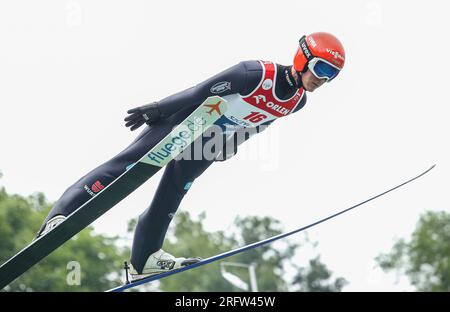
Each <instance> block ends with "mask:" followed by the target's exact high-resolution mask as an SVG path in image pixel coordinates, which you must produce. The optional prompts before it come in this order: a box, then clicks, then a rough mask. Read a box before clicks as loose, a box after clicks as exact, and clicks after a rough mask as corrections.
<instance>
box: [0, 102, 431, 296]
mask: <svg viewBox="0 0 450 312" xmlns="http://www.w3.org/2000/svg"><path fill="white" fill-rule="evenodd" d="M227 108H228V107H227V102H226V101H225V100H224V99H223V98H220V97H219V96H212V97H209V98H207V99H206V100H205V101H204V102H203V103H202V104H201V105H200V106H199V107H198V108H197V109H196V110H194V111H193V112H192V113H191V114H190V115H189V116H188V117H187V118H186V119H185V120H184V121H183V122H181V123H180V124H179V125H178V126H177V127H175V128H174V129H173V130H172V131H171V132H170V133H169V134H168V135H167V136H166V137H164V138H163V139H162V140H161V141H160V142H159V143H158V144H157V145H155V146H154V147H153V148H151V149H150V150H149V151H148V152H147V153H146V154H145V155H144V156H142V158H141V159H140V160H138V161H137V162H136V163H135V164H133V165H131V166H129V167H128V169H127V170H126V171H125V172H124V173H123V174H122V175H120V176H119V177H118V178H116V179H115V180H114V181H113V182H111V183H110V184H109V185H107V186H106V187H105V188H104V189H103V190H101V191H100V192H99V193H97V194H96V195H95V196H94V197H92V198H91V199H90V200H88V201H87V202H86V203H84V204H83V205H81V206H80V207H79V208H78V209H77V210H75V211H74V212H73V213H71V214H70V215H69V216H68V217H67V218H66V219H65V220H64V221H63V222H62V223H60V224H59V225H58V226H56V227H55V228H54V229H52V230H51V231H50V232H48V233H47V234H45V235H44V236H42V237H40V238H38V239H36V240H35V241H33V242H32V243H30V244H29V245H28V246H26V247H25V248H24V249H22V250H21V251H20V252H18V253H17V254H16V255H15V256H13V257H12V258H11V259H9V260H8V261H6V262H5V263H3V264H2V265H1V266H0V289H2V288H4V287H5V286H7V285H8V284H9V283H11V282H12V281H14V280H15V279H16V278H17V277H19V276H20V275H22V274H23V273H25V272H26V271H27V270H28V269H29V268H31V267H32V266H33V265H35V264H36V263H38V262H39V261H40V260H42V259H43V258H45V257H46V256H47V255H49V254H50V253H51V252H53V251H54V250H55V249H57V248H58V247H60V246H61V245H62V244H64V243H65V242H66V241H67V240H69V239H70V238H71V237H73V236H74V235H76V234H77V233H79V232H80V231H81V230H83V229H84V228H85V227H87V226H88V225H89V224H91V223H92V222H94V221H95V220H96V219H97V218H99V217H100V216H101V215H103V214H104V213H105V212H107V211H108V210H109V209H111V208H112V207H113V206H114V205H116V204H117V203H119V202H120V201H121V200H122V199H124V198H125V197H126V196H128V195H129V194H130V193H131V192H133V191H134V190H135V189H137V188H138V187H139V186H140V185H141V184H143V183H144V182H145V181H147V180H148V179H149V178H151V177H152V176H153V175H154V174H155V173H156V172H158V171H159V170H160V169H161V168H162V167H164V166H165V165H166V164H167V163H168V162H170V161H171V160H172V159H174V158H175V157H177V156H178V155H180V154H181V153H182V152H183V151H184V150H185V149H186V148H187V147H188V146H190V144H191V143H192V142H194V141H195V140H196V139H197V138H198V137H200V136H201V135H202V134H203V133H204V132H205V131H206V130H207V129H209V127H211V126H212V125H213V124H214V123H215V122H216V121H217V120H218V119H219V118H220V117H222V115H223V114H224V112H226V110H227ZM433 168H434V165H433V166H432V167H430V168H429V169H427V170H426V171H424V172H422V173H421V174H419V175H418V176H416V177H414V178H412V179H409V180H408V181H406V182H403V183H401V184H399V185H397V186H395V187H393V188H391V189H389V190H387V191H385V192H383V193H380V194H378V195H376V196H373V197H371V198H369V199H367V200H365V201H363V202H361V203H359V204H356V205H354V206H352V207H350V208H347V209H344V210H342V211H340V212H338V213H335V214H333V215H331V216H329V217H326V218H323V219H321V220H319V221H316V222H314V223H312V224H309V225H307V226H304V227H301V228H299V229H296V230H293V231H291V232H287V233H284V234H280V235H276V236H274V237H271V238H268V239H265V240H262V241H259V242H255V243H253V244H249V245H247V246H244V247H241V248H238V249H234V250H231V251H228V252H225V253H222V254H219V255H216V256H212V257H210V258H207V259H205V260H202V261H200V262H198V263H195V264H192V265H189V266H186V267H182V268H179V269H176V270H172V271H169V272H165V273H162V274H158V275H154V276H150V277H147V278H144V279H141V280H138V281H134V282H132V283H129V284H126V285H123V286H119V287H116V288H113V289H110V290H109V291H114V292H117V291H124V290H126V289H129V288H133V287H136V286H139V285H142V284H145V283H148V282H151V281H155V280H158V279H161V278H164V277H167V276H170V275H173V274H177V273H180V272H183V271H186V270H190V269H193V268H196V267H199V266H203V265H206V264H208V263H212V262H215V261H218V260H221V259H224V258H227V257H230V256H233V255H236V254H238V253H242V252H244V251H247V250H250V249H253V248H256V247H259V246H262V245H265V244H269V243H272V242H274V241H276V240H279V239H282V238H284V237H287V236H290V235H293V234H295V233H298V232H301V231H304V230H306V229H308V228H310V227H313V226H315V225H318V224H320V223H322V222H325V221H327V220H329V219H332V218H334V217H337V216H338V215H341V214H343V213H345V212H347V211H349V210H352V209H354V208H356V207H358V206H361V205H363V204H365V203H367V202H369V201H372V200H374V199H376V198H378V197H380V196H383V195H384V194H386V193H389V192H391V191H393V190H395V189H398V188H399V187H401V186H403V185H405V184H408V183H410V182H412V181H414V180H416V179H418V178H420V177H421V176H423V175H425V174H426V173H427V172H429V171H430V170H431V169H433Z"/></svg>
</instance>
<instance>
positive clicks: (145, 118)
mask: <svg viewBox="0 0 450 312" xmlns="http://www.w3.org/2000/svg"><path fill="white" fill-rule="evenodd" d="M127 113H128V114H129V115H128V116H127V117H126V118H125V119H124V120H125V121H126V122H127V123H126V124H125V126H126V127H131V128H130V130H131V131H133V130H136V129H137V128H139V127H140V126H142V125H143V124H144V123H146V124H147V125H149V126H150V125H152V124H154V123H155V122H157V121H159V120H160V119H161V112H160V110H159V108H158V103H157V102H153V103H150V104H147V105H142V106H139V107H136V108H132V109H130V110H129V111H127Z"/></svg>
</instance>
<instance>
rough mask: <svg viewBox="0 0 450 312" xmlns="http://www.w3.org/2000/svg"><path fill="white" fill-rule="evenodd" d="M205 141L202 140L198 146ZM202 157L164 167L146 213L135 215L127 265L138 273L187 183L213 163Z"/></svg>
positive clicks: (160, 237)
mask: <svg viewBox="0 0 450 312" xmlns="http://www.w3.org/2000/svg"><path fill="white" fill-rule="evenodd" d="M199 139H200V138H199ZM208 140H209V139H207V138H206V139H205V138H203V139H202V142H203V143H202V146H203V144H204V143H205V142H206V141H208ZM189 152H191V151H189V150H187V151H185V153H189ZM218 152H219V150H217V151H215V153H214V154H217V153H218ZM203 156H204V155H203V154H202V155H201V157H199V158H200V159H197V160H196V159H195V158H190V159H174V160H172V161H171V162H170V163H168V164H167V166H166V169H165V170H164V174H163V177H162V179H161V181H160V183H159V185H158V189H157V191H156V194H155V196H154V197H153V200H152V202H151V204H150V206H149V207H148V208H147V210H145V211H144V213H142V214H141V215H140V216H139V220H138V223H137V226H136V230H135V232H134V240H133V248H132V251H131V263H132V264H133V267H134V268H135V269H136V270H137V271H138V272H139V273H140V272H142V270H143V268H144V265H145V263H146V261H147V259H148V257H149V256H150V255H151V254H152V253H154V252H155V251H158V250H159V249H160V248H161V247H162V245H163V242H164V237H165V236H166V232H167V229H168V227H169V224H170V222H171V221H172V218H173V217H174V215H175V213H176V211H177V209H178V206H179V205H180V202H181V200H182V199H183V197H184V195H185V194H186V193H187V191H188V189H189V187H190V186H191V184H192V183H193V182H194V180H195V179H196V178H197V177H199V176H200V175H201V174H202V173H203V172H204V171H205V170H206V169H207V168H208V167H209V166H210V165H211V164H212V163H213V162H214V160H212V159H211V157H209V158H205V157H203ZM191 157H193V154H192V156H191Z"/></svg>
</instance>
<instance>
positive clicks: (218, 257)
mask: <svg viewBox="0 0 450 312" xmlns="http://www.w3.org/2000/svg"><path fill="white" fill-rule="evenodd" d="M435 166H436V165H433V166H431V167H430V168H428V169H427V170H425V171H424V172H422V173H421V174H419V175H417V176H415V177H414V178H411V179H409V180H407V181H405V182H403V183H401V184H399V185H397V186H395V187H393V188H390V189H389V190H387V191H384V192H382V193H380V194H378V195H375V196H373V197H371V198H369V199H366V200H364V201H362V202H360V203H358V204H356V205H354V206H351V207H349V208H346V209H344V210H341V211H339V212H337V213H335V214H333V215H331V216H328V217H326V218H323V219H320V220H318V221H316V222H313V223H311V224H309V225H306V226H303V227H301V228H299V229H296V230H293V231H290V232H287V233H283V234H279V235H275V236H273V237H270V238H267V239H265V240H262V241H259V242H255V243H252V244H249V245H246V246H244V247H240V248H237V249H234V250H231V251H227V252H224V253H221V254H219V255H215V256H212V257H210V258H207V259H205V260H202V261H200V262H197V263H194V264H191V265H189V266H185V267H182V268H178V269H175V270H172V271H168V272H164V273H161V274H158V275H153V276H149V277H146V278H142V279H139V280H135V281H133V282H130V283H127V284H125V285H122V286H118V287H115V288H112V289H110V290H107V291H108V292H121V291H124V290H127V289H130V288H134V287H137V286H140V285H142V284H146V283H149V282H153V281H156V280H159V279H162V278H164V277H167V276H170V275H174V274H178V273H181V272H184V271H187V270H191V269H194V268H197V267H199V266H203V265H206V264H209V263H212V262H216V261H218V260H222V259H224V258H228V257H231V256H233V255H236V254H239V253H242V252H244V251H247V250H250V249H253V248H256V247H259V246H262V245H266V244H269V243H272V242H274V241H276V240H279V239H282V238H285V237H287V236H291V235H293V234H295V233H299V232H301V231H304V230H306V229H309V228H311V227H313V226H316V225H318V224H320V223H323V222H325V221H327V220H330V219H332V218H335V217H337V216H339V215H341V214H343V213H345V212H348V211H350V210H352V209H354V208H356V207H359V206H361V205H364V204H366V203H368V202H370V201H372V200H374V199H376V198H378V197H381V196H383V195H385V194H387V193H389V192H392V191H394V190H396V189H398V188H400V187H402V186H404V185H406V184H408V183H410V182H412V181H414V180H416V179H418V178H420V177H422V176H423V175H425V174H426V173H428V172H429V171H430V170H431V169H433V168H434V167H435ZM127 282H128V279H127Z"/></svg>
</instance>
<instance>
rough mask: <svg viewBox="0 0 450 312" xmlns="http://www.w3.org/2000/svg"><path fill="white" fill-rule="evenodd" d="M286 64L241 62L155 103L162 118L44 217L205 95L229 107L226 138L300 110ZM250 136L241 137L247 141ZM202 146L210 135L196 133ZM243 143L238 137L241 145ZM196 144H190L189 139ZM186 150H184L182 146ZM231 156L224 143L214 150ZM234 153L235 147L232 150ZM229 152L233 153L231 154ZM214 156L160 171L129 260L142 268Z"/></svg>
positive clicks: (137, 152) (115, 171)
mask: <svg viewBox="0 0 450 312" xmlns="http://www.w3.org/2000/svg"><path fill="white" fill-rule="evenodd" d="M290 69H291V67H290V66H282V65H278V64H275V63H272V62H266V61H244V62H240V63H239V64H237V65H235V66H232V67H230V68H228V69H227V70H225V71H223V72H221V73H219V74H217V75H215V76H213V77H211V78H209V79H207V80H205V81H204V82H202V83H200V84H198V85H196V86H194V87H192V88H189V89H186V90H184V91H181V92H179V93H176V94H174V95H171V96H169V97H167V98H164V99H163V100H161V101H159V102H158V106H159V108H160V110H161V114H162V117H163V118H162V119H161V120H160V121H158V122H156V123H155V124H153V125H152V126H147V127H145V129H144V130H143V131H142V132H141V133H140V134H139V135H138V136H137V138H136V139H135V140H134V141H133V142H132V143H131V144H130V145H129V146H128V147H126V148H125V149H124V150H123V151H122V152H120V153H119V154H118V155H116V156H115V157H113V158H111V159H110V160H108V161H106V162H105V163H103V164H102V165H100V166H98V167H97V168H95V169H94V170H92V171H90V172H89V173H88V174H86V175H85V176H83V177H82V178H80V179H79V180H78V181H76V182H75V183H74V184H73V185H72V186H70V187H69V188H68V189H67V190H66V191H65V192H64V193H63V195H62V196H61V198H60V199H59V200H58V201H57V202H56V204H55V206H54V207H53V208H52V210H51V211H50V213H49V215H48V216H47V218H46V220H45V222H47V221H48V220H49V219H51V218H53V217H54V216H56V215H64V216H67V215H69V214H70V213H72V212H73V211H74V210H76V209H77V208H78V207H80V206H81V205H82V204H84V203H85V202H86V201H88V200H89V199H90V198H91V197H92V196H95V194H96V193H98V192H100V191H101V190H102V189H103V188H104V187H106V186H107V185H108V184H109V183H111V182H112V181H114V180H115V179H116V178H117V177H118V176H120V175H121V174H122V173H123V172H124V171H125V170H127V167H128V166H130V164H133V163H135V162H136V161H137V160H138V159H140V158H141V157H142V155H144V154H145V153H146V152H147V151H148V150H149V149H151V148H152V147H153V146H155V145H156V144H157V143H158V142H159V141H160V140H161V139H162V138H164V137H165V136H166V135H167V134H168V133H169V132H170V131H171V130H172V128H173V127H174V126H175V125H177V124H178V123H180V122H181V121H183V120H184V119H185V118H186V117H187V116H188V115H189V114H190V113H191V112H192V111H194V110H195V109H196V108H197V107H198V106H199V105H200V104H201V103H202V102H203V101H204V100H205V99H206V98H207V97H209V96H212V95H219V96H221V97H223V98H224V99H226V100H227V102H228V103H227V104H228V110H227V111H226V112H225V114H224V115H223V116H222V117H221V118H220V119H219V120H217V121H216V123H215V124H216V125H217V126H219V127H221V128H222V130H223V136H224V139H225V140H224V141H226V140H229V139H230V137H231V139H235V137H234V136H235V135H236V133H238V132H239V131H240V130H243V129H248V128H254V129H255V130H256V132H259V131H260V129H261V130H263V129H264V128H265V127H266V126H268V125H270V124H271V123H272V122H273V121H274V120H275V119H277V118H280V117H284V116H286V115H289V114H291V113H294V112H297V111H298V110H300V109H301V108H302V107H303V106H304V105H305V103H306V92H305V91H304V89H303V88H302V87H300V88H297V87H296V86H295V84H294V79H293V77H292V75H291V72H290ZM247 139H248V136H247V137H245V140H247ZM198 140H201V144H202V145H204V144H205V143H207V142H208V141H209V140H212V138H211V137H208V136H202V137H200V138H198ZM240 143H242V142H238V144H240ZM193 144H194V143H193ZM185 152H188V151H185ZM215 152H216V153H217V154H219V153H220V152H222V153H223V154H224V155H225V154H226V155H229V154H230V153H229V151H226V145H225V144H224V146H223V148H222V150H217V151H215ZM234 152H235V151H234ZM231 154H233V153H231ZM213 162H214V159H213V160H211V159H209V158H205V157H201V158H200V159H198V157H197V158H192V157H191V159H184V158H181V159H174V160H172V161H170V162H169V163H168V164H167V165H166V168H165V170H164V173H163V176H162V178H161V181H160V183H159V185H158V188H157V191H156V193H155V195H154V197H153V200H152V202H151V203H150V206H149V207H148V208H147V209H146V210H145V211H144V212H143V213H142V214H141V215H140V216H139V220H138V224H137V226H136V230H135V233H134V240H133V247H132V254H131V263H132V264H133V267H134V268H135V269H136V270H137V271H138V272H140V271H142V269H143V267H144V265H145V262H146V261H147V259H148V257H149V256H150V255H151V254H152V253H153V252H155V251H157V250H159V249H160V248H161V247H162V245H163V241H164V237H165V235H166V232H167V229H168V227H169V224H170V222H171V221H172V219H173V216H174V215H175V213H176V211H177V209H178V207H179V205H180V203H181V200H182V199H183V197H184V196H185V195H186V193H187V192H188V190H189V188H190V187H191V185H192V183H193V182H194V180H195V179H196V178H198V177H199V176H200V175H201V174H202V173H203V172H204V171H205V170H206V169H207V168H208V167H209V166H210V165H211V164H212V163H213Z"/></svg>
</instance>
